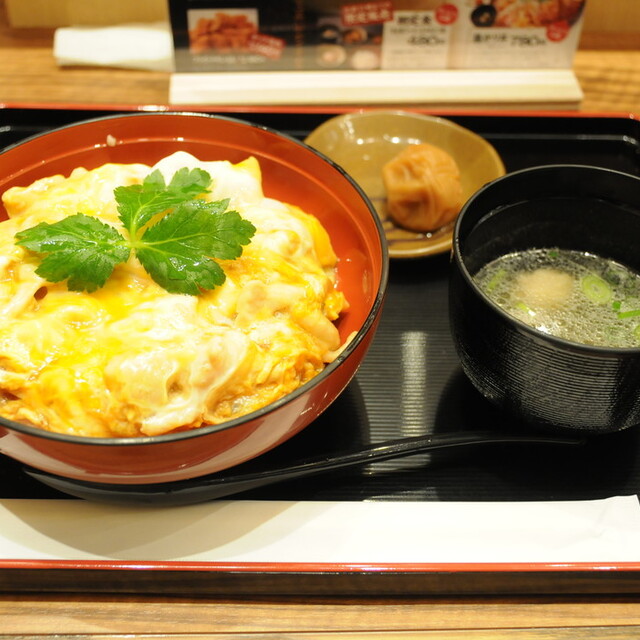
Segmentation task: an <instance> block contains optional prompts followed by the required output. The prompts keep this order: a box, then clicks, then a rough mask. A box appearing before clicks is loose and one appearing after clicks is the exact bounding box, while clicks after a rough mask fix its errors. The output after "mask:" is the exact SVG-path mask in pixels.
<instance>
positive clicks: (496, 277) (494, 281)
mask: <svg viewBox="0 0 640 640" xmlns="http://www.w3.org/2000/svg"><path fill="white" fill-rule="evenodd" d="M506 275H507V270H506V269H500V270H498V271H496V272H495V273H494V274H493V276H492V277H491V280H489V282H487V291H488V292H491V291H493V290H494V289H495V288H496V287H497V286H498V285H499V284H500V282H501V281H502V280H504V277H505V276H506Z"/></svg>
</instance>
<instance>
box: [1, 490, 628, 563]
mask: <svg viewBox="0 0 640 640" xmlns="http://www.w3.org/2000/svg"><path fill="white" fill-rule="evenodd" d="M0 559H1V560H4V561H5V562H6V561H7V560H114V561H163V562H172V561H175V562H185V561H190V562H211V563H224V562H234V563H242V562H247V563H298V562H303V563H338V564H339V563H368V564H376V563H383V564H389V563H393V564H402V563H411V564H420V563H427V564H432V563H502V562H504V563H581V562H589V563H602V562H604V563H615V562H638V561H640V505H639V503H638V498H637V497H636V496H622V497H614V498H608V499H605V500H594V501H571V502H500V503H492V502H489V503H488V502H278V501H220V502H209V503H205V504H199V505H191V506H184V507H171V508H167V507H131V506H111V505H103V504H97V503H91V502H86V501H81V500H23V499H17V500H13V499H5V500H0Z"/></svg>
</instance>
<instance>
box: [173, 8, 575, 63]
mask: <svg viewBox="0 0 640 640" xmlns="http://www.w3.org/2000/svg"><path fill="white" fill-rule="evenodd" d="M585 2H586V0H370V1H367V2H349V1H347V2H341V1H339V0H279V1H278V2H271V1H263V2H261V1H259V0H240V1H235V2H234V1H231V0H219V1H214V0H170V2H169V8H170V16H171V26H172V31H173V38H174V46H175V60H176V71H178V72H220V71H232V72H238V71H293V70H295V71H312V70H322V71H331V70H335V71H341V70H343V71H344V70H349V71H372V70H377V69H382V70H384V69H393V70H422V69H456V68H459V69H471V68H493V69H501V68H565V67H566V68H568V67H570V66H571V63H572V58H573V54H574V53H575V50H576V48H577V45H578V39H579V34H580V28H581V21H582V13H583V9H584V4H585Z"/></svg>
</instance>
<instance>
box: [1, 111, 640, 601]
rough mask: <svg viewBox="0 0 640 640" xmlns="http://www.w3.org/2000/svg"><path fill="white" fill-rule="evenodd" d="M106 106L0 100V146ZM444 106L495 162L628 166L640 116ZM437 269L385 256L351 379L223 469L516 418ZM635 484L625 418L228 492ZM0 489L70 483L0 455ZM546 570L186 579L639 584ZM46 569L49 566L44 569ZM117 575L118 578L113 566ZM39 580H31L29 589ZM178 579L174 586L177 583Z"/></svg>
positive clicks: (297, 495) (289, 126)
mask: <svg viewBox="0 0 640 640" xmlns="http://www.w3.org/2000/svg"><path fill="white" fill-rule="evenodd" d="M113 113H114V112H113V111H108V112H107V111H103V112H99V111H92V110H71V111H70V110H56V109H13V108H6V109H0V147H4V146H6V145H9V144H12V143H14V142H17V141H19V140H20V139H22V138H24V137H27V136H29V135H33V134H35V133H39V132H41V131H45V130H47V129H50V128H53V127H57V126H61V125H64V124H67V123H71V122H74V121H77V120H82V119H86V118H93V117H96V116H100V115H111V114H113ZM223 115H227V116H231V117H238V118H241V119H244V120H248V121H251V122H255V123H258V124H264V125H267V126H270V127H273V128H275V129H278V130H280V131H284V132H287V133H289V134H290V135H293V136H296V137H298V138H300V139H302V138H304V137H305V136H306V135H307V134H308V133H309V132H310V131H311V130H312V129H313V128H314V127H316V126H317V125H319V124H320V123H322V122H323V121H324V120H326V119H327V118H328V117H331V116H332V115H334V113H331V112H326V113H325V112H318V111H312V112H305V111H294V112H287V113H281V112H262V111H255V112H250V113H235V112H234V113H228V112H227V113H224V114H223ZM444 115H445V116H446V117H449V118H450V119H451V120H454V121H456V122H458V123H459V124H461V125H462V126H465V127H467V128H469V129H471V130H473V131H475V132H476V133H478V134H480V135H481V136H483V137H485V138H486V139H487V140H488V141H489V142H491V144H493V145H494V147H495V148H496V150H497V151H498V153H500V155H501V156H502V158H503V160H504V163H505V166H506V169H507V171H513V170H517V169H521V168H524V167H530V166H537V165H542V164H555V163H576V164H591V165H597V166H604V167H608V168H613V169H617V170H621V171H625V172H628V173H632V174H640V121H638V120H636V119H635V118H632V117H609V116H599V115H593V116H588V115H584V116H583V115H581V116H570V115H564V114H553V113H543V114H524V115H518V114H496V113H494V114H463V115H461V114H450V115H447V114H444ZM448 269H449V255H448V254H441V255H438V256H435V257H427V258H418V259H412V260H399V261H392V264H391V271H390V284H389V291H388V297H387V301H386V304H385V308H384V311H383V315H382V319H381V323H380V327H379V330H378V333H377V334H376V337H375V339H374V341H373V344H372V346H371V349H370V351H369V353H368V355H367V357H366V358H365V361H364V362H363V364H362V367H361V369H360V370H359V372H358V374H357V376H356V378H355V379H354V381H353V382H352V383H351V384H350V385H349V387H348V388H347V389H346V391H345V392H344V394H343V395H342V396H341V397H340V398H339V399H338V400H337V401H336V402H335V403H334V405H333V406H332V407H330V408H329V410H328V411H327V412H326V413H325V414H324V416H322V417H321V418H320V419H319V420H317V421H316V422H315V423H314V424H312V425H311V426H310V427H309V428H307V429H306V430H305V431H304V432H302V433H301V434H300V435H298V436H296V437H295V438H294V439H292V440H290V441H289V442H287V443H285V444H284V445H282V446H280V447H279V448H278V449H276V450H275V451H272V452H271V453H269V454H266V455H265V456H262V457H261V458H260V459H259V460H256V461H252V462H250V463H246V464H244V465H242V466H241V467H237V468H236V469H234V473H239V472H240V471H247V472H250V471H254V470H259V469H261V468H265V467H270V466H276V465H278V466H280V465H283V464H287V463H289V462H290V463H295V462H296V461H298V460H301V459H304V458H308V457H313V456H316V455H319V454H325V453H326V454H329V453H332V452H334V451H336V452H337V451H342V450H345V449H349V448H353V447H357V446H359V445H362V444H368V443H376V442H380V441H383V440H387V439H392V438H400V437H404V436H415V435H422V434H428V433H444V432H453V431H460V430H473V429H478V430H486V429H492V430H494V429H497V430H501V429H504V430H513V429H514V428H516V429H517V428H519V427H520V425H517V424H514V422H513V419H512V418H510V417H509V416H507V415H503V414H501V413H500V412H498V411H497V410H496V409H494V408H493V407H492V406H490V405H489V403H488V402H486V401H485V400H484V399H483V398H482V397H480V396H479V395H478V394H477V393H476V392H475V391H474V390H473V389H472V387H471V386H470V384H469V383H468V382H467V380H466V378H465V377H464V375H463V373H462V371H461V368H460V366H459V363H458V360H457V356H456V354H455V351H454V348H453V344H452V341H451V338H450V333H449V324H448V308H447V285H448V281H447V279H448ZM479 330H481V328H480V327H479ZM639 493H640V431H639V430H637V429H630V430H627V431H625V432H622V433H619V434H613V435H607V436H599V437H596V438H593V439H591V440H589V441H588V443H587V444H586V445H585V446H583V447H580V448H579V450H574V449H571V451H570V453H569V452H567V450H566V449H565V448H562V447H557V448H555V447H544V448H542V447H519V446H514V445H503V446H491V447H479V448H474V449H469V450H465V451H464V453H460V452H456V453H455V454H454V453H449V454H445V453H438V454H435V453H434V454H421V455H416V456H413V457H410V458H404V459H399V460H393V461H386V462H380V463H375V464H369V465H366V466H363V467H358V468H354V469H350V470H343V471H340V472H332V473H330V474H322V475H319V476H316V477H312V478H308V479H305V480H298V481H296V482H288V483H287V482H284V483H280V484H278V485H274V486H271V487H268V488H263V489H259V490H253V491H250V492H246V493H244V494H241V495H238V496H236V497H234V499H237V500H244V499H252V500H255V499H258V500H286V501H305V500H310V501H354V500H355V501H360V500H377V501H520V502H522V501H547V500H592V499H599V498H607V497H610V496H619V495H629V494H639ZM2 498H44V499H52V498H68V496H66V495H64V494H62V493H58V492H57V491H55V490H53V489H50V488H48V487H46V486H45V485H43V484H41V483H40V482H37V481H36V480H34V479H32V478H31V477H29V475H27V474H26V473H25V472H24V470H23V469H22V467H21V465H20V464H18V463H16V462H14V461H12V460H10V459H8V458H6V457H2V456H0V499H2ZM160 498H161V496H160ZM69 499H71V498H69ZM160 501H161V500H160ZM547 569H548V568H546V569H545V570H544V571H538V570H527V571H525V572H524V574H523V573H522V572H521V571H520V572H518V576H519V577H518V578H517V579H515V580H514V577H513V576H514V572H513V571H509V570H508V569H507V570H506V572H505V571H497V572H496V571H494V570H491V571H488V572H487V573H486V574H482V572H480V573H478V572H477V571H475V572H474V573H473V576H474V578H473V580H471V581H469V580H468V579H467V580H466V579H465V575H466V573H465V572H464V571H462V572H460V571H453V572H449V573H447V572H445V574H447V575H449V576H450V579H449V580H447V579H446V578H443V577H442V575H441V573H440V572H435V573H432V572H427V573H424V572H422V573H421V572H416V571H413V572H411V573H410V574H409V573H404V574H403V572H402V571H399V572H397V573H395V574H394V575H395V578H394V579H390V578H389V577H387V581H386V583H385V582H384V581H383V582H378V583H377V586H376V587H373V586H371V585H372V583H371V582H366V581H365V580H364V578H363V576H366V575H367V572H366V571H364V572H359V573H358V577H354V575H353V574H349V575H348V576H346V577H344V580H341V579H340V575H341V574H340V572H339V571H338V572H337V573H336V572H327V571H323V572H321V573H320V574H313V572H311V573H312V575H311V577H309V579H308V580H301V579H300V575H298V574H295V573H293V574H292V573H288V572H286V571H285V572H282V573H278V572H276V574H277V576H278V577H277V578H276V577H274V576H275V575H276V574H273V573H269V572H267V574H265V573H263V572H260V571H256V572H251V571H248V572H247V571H244V572H242V577H241V578H238V576H236V578H235V579H230V578H229V575H226V574H225V575H226V578H225V579H224V580H222V581H220V580H216V579H213V578H212V577H211V574H210V575H209V579H208V580H206V579H205V578H203V576H202V575H201V574H199V575H198V579H197V581H196V582H193V583H191V584H192V588H191V589H192V590H193V591H206V592H207V593H215V592H217V591H220V592H223V591H224V589H231V591H232V592H235V593H240V592H243V593H259V592H270V593H278V592H280V593H287V592H294V593H297V592H299V590H300V589H302V590H303V591H307V592H309V593H367V592H373V593H380V592H398V593H423V592H438V593H441V592H501V591H515V592H518V591H521V592H536V591H538V592H541V591H552V592H557V591H563V590H564V591H566V590H567V589H575V590H577V591H612V592H616V591H619V592H630V591H635V590H640V587H639V586H637V585H640V581H637V578H638V576H640V568H638V567H628V568H627V569H628V570H626V571H624V572H613V573H609V574H608V575H607V578H606V579H604V580H603V575H604V574H603V572H595V573H594V572H593V571H590V570H585V571H584V572H583V571H571V572H569V573H568V574H562V575H561V576H559V575H557V572H555V571H554V572H552V573H554V574H555V575H553V576H551V575H550V572H549V571H548V570H547ZM48 570H49V573H48V574H47V576H48V577H47V579H45V581H44V585H45V588H46V585H47V584H49V585H50V588H52V589H64V588H69V584H71V583H70V582H69V581H70V578H67V577H66V576H68V575H69V573H68V572H67V573H65V571H64V570H62V575H64V576H65V577H63V578H61V577H60V576H59V575H58V574H56V572H55V570H53V572H51V567H49V569H48ZM82 571H85V572H87V571H88V570H86V569H83V570H82ZM82 571H80V574H78V573H77V568H76V570H75V571H74V573H76V574H77V575H76V579H77V578H78V575H81V576H85V574H84V573H82ZM32 573H33V571H31V572H29V571H27V570H26V569H18V568H16V569H11V568H5V569H3V570H1V571H0V588H3V587H5V588H6V587H7V585H8V584H11V587H12V588H24V589H30V588H37V587H36V585H37V583H38V580H39V578H35V579H34V578H32V577H31V574H32ZM161 573H162V572H155V575H156V579H155V582H154V581H152V580H149V579H145V580H140V581H139V582H140V584H139V585H138V588H139V589H140V590H143V591H144V590H146V591H148V590H161V591H162V590H163V588H162V587H161V586H160V585H162V584H163V583H162V580H160V581H158V580H157V578H158V576H160V574H161ZM214 573H215V572H214ZM392 573H393V572H392ZM329 574H331V575H329ZM54 575H56V576H57V577H55V578H54V577H52V576H54ZM216 575H218V577H219V575H220V574H216ZM305 575H306V572H305ZM483 575H484V578H483V577H482V576H483ZM596 575H597V577H594V576H596ZM438 576H439V577H438ZM523 576H524V577H523ZM175 577H176V574H175V572H173V573H172V574H171V578H169V579H167V581H166V585H167V586H166V589H165V590H166V591H171V590H176V589H175ZM467 577H468V576H467ZM81 579H82V584H83V586H82V588H89V589H91V587H90V586H89V587H87V584H89V583H91V584H94V588H96V587H95V581H94V580H92V578H91V571H88V573H87V574H86V576H85V577H84V578H81ZM100 580H102V578H101V579H100ZM119 580H120V581H122V576H120V578H119ZM134 582H135V580H134ZM151 582H153V585H151ZM116 583H118V584H119V582H118V580H115V581H111V582H109V581H108V580H107V582H106V583H105V582H104V580H102V586H101V587H100V590H104V589H108V588H109V585H111V588H112V589H115V590H122V588H121V587H119V586H118V584H116ZM65 585H66V587H65ZM104 585H107V586H104ZM145 585H146V586H145ZM172 585H173V586H172ZM193 585H199V586H193ZM304 585H306V587H305V586H304ZM385 585H386V586H385ZM42 586H43V583H42V582H41V583H40V588H42ZM133 590H135V588H134V589H133ZM178 591H179V592H184V586H183V587H181V589H178ZM187 592H190V589H189V588H187Z"/></svg>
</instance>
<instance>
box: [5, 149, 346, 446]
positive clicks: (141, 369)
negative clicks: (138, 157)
mask: <svg viewBox="0 0 640 640" xmlns="http://www.w3.org/2000/svg"><path fill="white" fill-rule="evenodd" d="M181 167H189V168H194V167H200V168H202V169H204V170H206V171H207V172H209V174H210V175H211V176H212V178H213V184H212V187H211V193H210V194H208V195H207V198H209V199H211V200H212V201H215V200H220V199H222V198H230V199H231V202H230V205H229V206H230V208H231V209H236V210H237V211H239V213H240V214H241V215H242V216H243V217H244V218H246V219H247V220H249V221H251V222H252V223H253V224H254V226H255V227H256V228H257V231H256V234H255V236H254V237H253V239H252V241H251V243H250V244H249V245H248V246H246V247H245V248H244V252H243V255H242V256H241V257H240V258H238V259H236V260H233V261H222V262H221V265H222V267H223V269H224V270H225V273H226V276H227V279H226V282H225V283H224V284H223V285H222V286H220V287H218V288H216V289H214V290H212V291H208V292H205V293H203V294H202V295H200V296H188V295H176V294H170V293H167V292H166V291H165V290H164V289H162V288H161V287H159V286H158V285H157V284H155V283H154V282H153V281H152V280H151V279H150V278H149V276H148V275H147V273H146V272H145V271H144V269H143V268H142V266H141V265H140V263H139V262H138V261H137V260H136V259H135V258H134V257H132V258H131V259H130V260H129V261H128V262H127V263H126V264H121V265H119V266H117V267H116V270H115V271H114V274H113V275H112V277H111V278H110V279H109V280H108V281H107V283H106V285H105V286H104V287H103V288H101V289H98V290H97V291H95V292H94V293H84V292H74V291H68V290H67V287H66V284H65V283H59V284H52V283H49V282H46V281H45V280H43V279H42V278H41V277H39V276H38V275H37V274H36V273H35V269H36V268H37V266H38V260H37V257H36V256H34V255H33V254H31V253H30V252H28V251H26V250H25V249H23V248H21V247H19V246H17V245H16V244H15V238H14V235H15V233H16V232H18V231H20V230H23V229H27V228H29V227H32V226H34V225H36V224H38V223H40V222H49V223H52V222H56V221H58V220H60V219H62V218H64V217H66V216H69V215H73V214H75V213H77V212H82V213H85V214H87V215H94V216H97V217H99V218H101V219H102V220H103V221H104V222H107V223H110V224H113V225H114V226H118V225H119V220H118V214H117V211H116V203H115V201H114V196H113V190H114V188H115V187H117V186H120V185H130V184H135V183H139V182H142V180H143V179H144V177H145V176H146V175H148V174H149V173H150V172H151V171H152V170H153V169H155V168H158V169H160V171H162V173H163V175H164V176H165V180H166V181H167V182H169V180H170V179H171V177H172V175H173V173H174V172H175V171H176V170H178V169H179V168H181ZM3 203H4V206H5V208H6V210H7V213H8V216H9V219H8V220H6V221H5V222H2V223H0V316H1V321H0V415H2V416H3V417H5V418H9V419H12V420H16V421H20V422H24V423H28V424H30V425H33V426H37V427H40V428H42V429H47V430H50V431H56V432H60V433H65V434H74V435H82V436H96V437H116V436H117V437H129V436H144V435H147V436H152V435H160V434H164V433H168V432H172V431H176V430H183V429H191V428H196V427H199V426H201V425H203V424H214V423H219V422H223V421H225V420H229V419H232V418H236V417H238V416H241V415H243V414H246V413H249V412H251V411H253V410H256V409H259V408H260V407H263V406H265V405H267V404H268V403H270V402H272V401H274V400H276V399H278V398H280V397H282V396H283V395H285V394H287V393H289V392H291V391H293V390H294V389H296V388H297V387H299V386H300V385H302V384H303V383H305V382H307V381H308V380H310V379H311V378H313V377H314V376H315V375H316V374H318V373H319V372H320V371H321V370H322V369H323V368H324V365H325V363H327V362H330V361H331V360H332V359H334V358H335V356H336V354H337V353H338V352H339V350H340V349H341V348H342V347H343V346H344V345H341V340H340V336H339V334H338V330H337V329H336V327H335V325H334V324H333V321H334V320H336V319H337V317H338V315H339V314H340V313H341V312H342V311H343V310H345V309H346V308H347V306H348V305H347V301H346V300H345V297H344V295H343V294H342V293H341V292H340V291H338V290H337V289H336V277H335V266H336V262H337V259H336V255H335V253H334V251H333V249H332V247H331V243H330V239H329V237H328V234H327V232H326V231H325V229H324V228H323V227H322V225H321V224H320V223H319V221H318V220H317V219H316V218H315V217H313V216H311V215H309V214H307V213H305V212H304V211H302V210H301V209H299V208H297V207H295V206H292V205H289V204H286V203H283V202H279V201H276V200H273V199H269V198H266V197H264V195H263V192H262V179H261V173H260V167H259V164H258V162H257V161H256V159H255V158H248V159H247V160H245V161H243V162H241V163H239V164H235V165H233V164H231V163H229V162H226V161H216V162H200V161H198V160H197V159H196V158H194V157H193V156H191V155H189V154H186V153H184V152H179V153H176V154H174V155H172V156H169V157H167V158H164V159H163V160H161V161H160V162H159V163H158V164H157V165H156V166H155V167H148V166H146V165H143V164H130V165H120V164H107V165H104V166H102V167H100V168H98V169H94V170H91V171H87V170H85V169H82V168H78V169H75V170H74V171H73V172H72V173H71V175H70V176H69V177H64V176H61V175H56V176H51V177H48V178H43V179H41V180H38V181H36V182H34V183H33V184H32V185H30V186H28V187H13V188H11V189H9V190H8V191H7V192H6V193H5V194H4V195H3Z"/></svg>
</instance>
